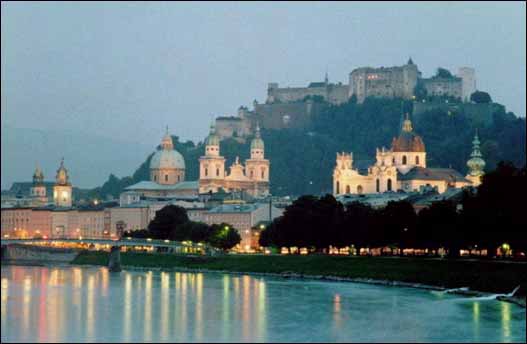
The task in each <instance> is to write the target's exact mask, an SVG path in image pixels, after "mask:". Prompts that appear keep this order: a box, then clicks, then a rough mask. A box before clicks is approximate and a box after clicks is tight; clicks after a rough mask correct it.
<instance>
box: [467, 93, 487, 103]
mask: <svg viewBox="0 0 527 344" xmlns="http://www.w3.org/2000/svg"><path fill="white" fill-rule="evenodd" d="M470 101H471V102H474V103H476V104H488V103H492V99H491V98H490V94H488V93H487V92H483V91H476V92H474V93H472V94H471V95H470Z"/></svg>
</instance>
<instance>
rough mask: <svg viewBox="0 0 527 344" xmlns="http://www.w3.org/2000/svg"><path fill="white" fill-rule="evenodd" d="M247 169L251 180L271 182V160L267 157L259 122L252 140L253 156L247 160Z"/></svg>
mask: <svg viewBox="0 0 527 344" xmlns="http://www.w3.org/2000/svg"><path fill="white" fill-rule="evenodd" d="M245 170H246V171H247V177H249V178H250V179H251V180H254V181H258V182H265V183H269V160H267V159H265V146H264V141H263V140H262V137H261V135H260V126H259V125H258V124H256V132H255V135H254V139H253V140H252V141H251V158H250V159H247V160H246V161H245Z"/></svg>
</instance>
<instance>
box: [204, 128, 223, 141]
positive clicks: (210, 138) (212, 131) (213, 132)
mask: <svg viewBox="0 0 527 344" xmlns="http://www.w3.org/2000/svg"><path fill="white" fill-rule="evenodd" d="M205 145H207V146H219V145H220V138H219V137H218V135H216V130H215V129H214V125H213V124H211V126H210V134H209V136H207V138H206V139H205Z"/></svg>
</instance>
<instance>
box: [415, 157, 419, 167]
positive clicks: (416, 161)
mask: <svg viewBox="0 0 527 344" xmlns="http://www.w3.org/2000/svg"><path fill="white" fill-rule="evenodd" d="M415 164H416V165H419V156H417V155H416V156H415Z"/></svg>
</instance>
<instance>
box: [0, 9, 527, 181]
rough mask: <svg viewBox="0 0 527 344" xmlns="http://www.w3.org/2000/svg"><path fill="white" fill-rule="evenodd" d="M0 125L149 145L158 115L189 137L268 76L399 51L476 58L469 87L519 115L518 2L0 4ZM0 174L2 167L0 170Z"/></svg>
mask: <svg viewBox="0 0 527 344" xmlns="http://www.w3.org/2000/svg"><path fill="white" fill-rule="evenodd" d="M1 10H2V11H1V19H2V21H1V29H2V31H1V48H2V53H1V83H2V85H1V86H2V92H1V121H2V125H3V126H6V125H8V126H11V127H15V128H30V129H40V130H53V131H57V130H58V131H64V132H68V133H69V134H75V133H81V134H93V135H97V136H102V137H106V138H110V139H112V140H117V141H123V142H133V143H137V144H141V145H147V146H152V147H154V146H155V145H157V144H158V143H159V140H160V137H161V136H162V135H163V133H164V130H165V126H166V125H168V126H169V130H170V132H171V133H172V134H173V135H177V136H180V138H181V139H183V140H187V139H190V140H193V141H197V140H202V139H203V138H204V137H205V135H206V134H207V132H208V127H209V124H210V123H211V121H212V119H213V118H214V117H217V116H223V115H234V114H236V111H237V109H238V107H239V106H240V105H245V106H249V108H252V102H253V100H254V99H257V100H258V101H259V102H264V101H265V98H266V89H267V84H268V83H269V82H278V83H279V84H280V85H283V86H306V85H307V84H308V83H309V82H311V81H321V80H323V78H324V74H325V72H326V70H327V72H328V74H329V79H330V81H333V82H339V81H340V82H343V83H348V75H349V73H350V72H351V71H352V70H353V69H354V68H358V67H362V66H372V67H380V66H385V67H388V66H394V65H402V64H404V63H406V61H407V60H408V57H409V56H411V57H412V59H413V61H414V62H415V63H416V64H417V65H418V67H419V69H420V70H421V71H422V72H423V76H425V77H428V76H431V75H432V74H433V73H434V72H435V69H436V68H437V67H446V68H448V69H450V70H451V71H452V72H457V69H458V68H459V67H461V66H471V67H474V68H475V69H476V77H477V88H478V89H480V90H484V91H487V92H489V93H490V94H491V96H492V97H493V99H494V100H495V101H497V102H500V103H502V104H504V105H505V106H506V107H507V109H508V110H509V111H513V112H515V113H516V114H517V115H520V116H525V107H526V104H525V93H526V89H525V88H526V87H525V85H526V82H525V75H526V68H525V61H526V46H525V41H526V34H525V27H526V26H525V19H526V18H525V17H526V14H525V13H526V11H525V10H526V9H525V3H523V2H509V3H508V2H479V3H478V2H466V3H464V2H440V3H439V2H438V3H418V2H408V3H404V2H390V3H383V2H364V3H360V2H348V3H345V2H334V3H331V2H306V3H302V2H267V3H260V2H245V3H236V2H228V3H221V2H210V3H209V2H193V3H180V2H159V3H157V2H156V3H152V2H148V3H142V2H106V3H96V2H86V3H78V2H71V3H68V2H33V3H28V2H7V3H6V2H2V4H1ZM2 178H3V177H2Z"/></svg>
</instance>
